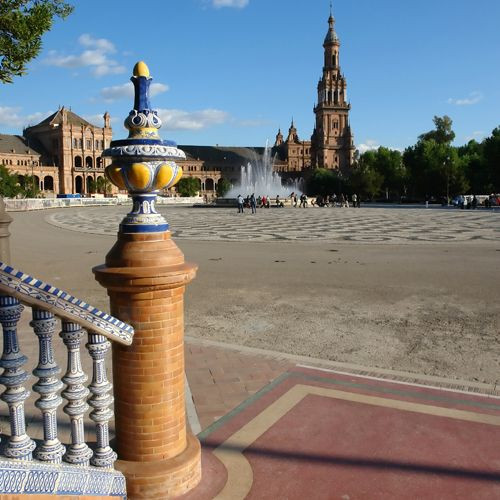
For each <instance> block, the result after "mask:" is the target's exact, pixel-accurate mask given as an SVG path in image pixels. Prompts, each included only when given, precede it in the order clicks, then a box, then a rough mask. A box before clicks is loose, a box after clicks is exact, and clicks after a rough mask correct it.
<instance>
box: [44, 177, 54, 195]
mask: <svg viewBox="0 0 500 500" xmlns="http://www.w3.org/2000/svg"><path fill="white" fill-rule="evenodd" d="M43 189H44V190H45V191H54V179H53V177H52V176H51V175H46V176H45V177H44V178H43Z"/></svg>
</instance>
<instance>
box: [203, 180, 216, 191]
mask: <svg viewBox="0 0 500 500" xmlns="http://www.w3.org/2000/svg"><path fill="white" fill-rule="evenodd" d="M213 190H214V180H213V179H207V180H206V181H205V191H213Z"/></svg>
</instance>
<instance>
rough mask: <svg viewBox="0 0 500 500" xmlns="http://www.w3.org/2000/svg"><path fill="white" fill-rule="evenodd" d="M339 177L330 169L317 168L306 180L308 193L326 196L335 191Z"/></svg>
mask: <svg viewBox="0 0 500 500" xmlns="http://www.w3.org/2000/svg"><path fill="white" fill-rule="evenodd" d="M338 185H339V177H338V175H337V174H336V173H335V172H333V171H332V170H328V169H326V168H317V169H315V170H314V171H313V173H312V174H311V176H310V177H309V179H308V180H307V192H308V193H309V194H310V195H318V194H319V195H322V196H328V195H330V194H332V193H335V192H336V191H337V188H338Z"/></svg>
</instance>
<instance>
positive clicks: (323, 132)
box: [311, 11, 355, 172]
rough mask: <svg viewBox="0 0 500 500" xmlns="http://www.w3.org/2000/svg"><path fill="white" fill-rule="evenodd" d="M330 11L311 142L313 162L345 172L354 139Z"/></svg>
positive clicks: (352, 150) (352, 151)
mask: <svg viewBox="0 0 500 500" xmlns="http://www.w3.org/2000/svg"><path fill="white" fill-rule="evenodd" d="M334 25H335V19H334V18H333V16H332V13H331V11H330V17H329V18H328V32H327V34H326V37H325V41H324V43H323V48H324V51H325V58H324V64H323V76H322V78H321V79H320V81H319V83H318V103H317V105H316V106H315V107H314V113H315V114H316V127H315V129H314V132H313V135H312V138H311V142H312V151H311V153H312V162H313V165H316V166H317V167H320V168H328V169H334V170H340V171H342V172H345V171H347V170H348V169H349V168H350V167H351V165H352V162H353V157H354V150H355V147H354V140H353V134H352V132H351V127H350V125H349V110H350V109H351V105H350V104H349V102H348V101H347V83H346V80H345V77H344V75H343V74H342V72H341V70H340V40H339V38H338V36H337V33H335V28H334Z"/></svg>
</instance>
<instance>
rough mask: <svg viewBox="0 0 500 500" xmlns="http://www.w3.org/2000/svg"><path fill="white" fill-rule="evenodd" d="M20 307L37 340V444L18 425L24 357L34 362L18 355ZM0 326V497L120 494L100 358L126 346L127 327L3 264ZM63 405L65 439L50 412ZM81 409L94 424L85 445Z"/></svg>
mask: <svg viewBox="0 0 500 500" xmlns="http://www.w3.org/2000/svg"><path fill="white" fill-rule="evenodd" d="M23 304H25V305H27V306H30V307H31V308H32V318H33V319H32V321H31V322H30V325H31V327H32V329H33V333H32V334H34V335H35V336H36V337H37V340H38V363H37V365H36V366H33V371H32V373H33V375H34V377H35V380H34V383H33V385H32V390H33V391H34V392H35V393H37V394H38V395H39V397H38V399H37V400H36V401H35V403H34V406H35V407H36V409H37V410H38V411H39V412H40V419H41V422H42V427H43V437H42V439H40V440H38V441H35V440H34V439H32V437H30V436H29V435H28V433H27V430H26V416H25V404H26V400H27V399H28V397H29V395H30V390H29V386H30V385H31V383H32V380H31V378H32V377H30V375H29V373H28V371H27V368H28V361H31V362H32V363H33V362H34V360H28V358H27V357H26V356H25V355H24V354H23V353H22V344H23V342H26V340H27V339H26V337H25V336H26V335H28V334H29V332H25V331H23V332H22V334H21V335H20V332H18V323H19V320H20V317H21V312H22V310H23V308H24V307H23ZM0 324H1V325H2V329H3V353H2V357H1V358H0V368H3V373H2V374H1V375H0V384H2V385H3V386H4V387H5V391H4V392H3V393H2V394H1V395H0V399H1V400H2V401H3V402H4V403H5V406H4V408H3V409H2V411H3V412H4V413H8V416H9V426H10V429H2V432H3V433H4V435H3V436H2V442H1V448H0V494H7V493H8V494H23V493H24V494H33V493H38V494H56V495H69V494H73V495H102V496H104V495H107V496H118V497H124V496H125V494H126V493H125V478H124V476H123V475H122V474H121V473H120V472H118V471H115V470H114V469H113V464H114V462H115V460H116V453H115V452H114V451H113V449H112V448H111V447H110V444H109V429H108V426H109V422H110V420H112V419H113V410H112V409H111V406H112V404H113V396H112V395H111V390H112V386H111V383H110V382H109V381H108V379H107V375H106V366H105V359H106V354H107V353H108V351H109V350H110V348H111V342H110V341H114V342H117V343H120V344H125V345H129V344H131V342H132V336H133V329H132V327H131V326H129V325H127V324H125V323H123V322H121V321H119V320H117V319H116V318H113V317H112V316H110V315H108V314H106V313H104V312H102V311H99V310H98V309H96V308H94V307H92V306H90V305H88V304H86V303H85V302H83V301H81V300H79V299H77V298H75V297H73V296H71V295H70V294H68V293H66V292H64V291H62V290H59V289H58V288H56V287H53V286H51V285H47V284H46V283H43V282H42V281H40V280H37V279H36V278H33V277H31V276H29V275H27V274H24V273H22V272H20V271H17V270H15V269H13V268H12V267H10V266H8V265H6V264H3V263H0ZM57 331H59V337H60V338H61V341H62V343H63V344H64V346H65V349H66V352H67V365H66V367H65V368H66V370H65V373H64V375H63V376H62V378H59V375H60V374H61V371H62V370H61V368H60V367H59V366H58V364H57V362H56V360H55V357H54V342H56V341H58V339H57V336H56V332H57ZM85 337H86V339H87V342H86V344H85V347H86V349H87V351H88V354H89V356H90V358H91V364H92V374H91V375H90V376H89V375H87V374H86V373H85V372H84V371H83V369H82V358H81V345H82V343H83V342H84V339H85ZM89 379H90V384H89V385H88V387H87V386H86V385H85V384H86V382H87V381H88V380H89ZM63 387H64V389H63ZM61 390H62V392H61ZM64 402H65V403H66V404H64ZM63 404H64V407H63V412H64V413H65V414H66V415H67V418H68V419H69V428H70V442H68V443H67V444H63V443H62V442H61V441H60V439H59V435H58V418H57V410H58V408H59V407H60V406H61V405H63ZM89 408H91V411H90V415H89V417H90V419H91V420H92V422H93V423H94V425H95V443H94V445H93V446H89V445H88V444H87V443H86V442H85V432H84V417H85V414H86V413H87V411H88V410H89ZM7 431H9V432H8V433H7Z"/></svg>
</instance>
